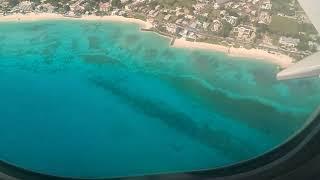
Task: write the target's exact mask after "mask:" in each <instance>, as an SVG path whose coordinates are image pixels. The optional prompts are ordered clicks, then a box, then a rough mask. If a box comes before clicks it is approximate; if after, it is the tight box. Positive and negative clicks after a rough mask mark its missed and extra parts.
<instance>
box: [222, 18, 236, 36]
mask: <svg viewBox="0 0 320 180" xmlns="http://www.w3.org/2000/svg"><path fill="white" fill-rule="evenodd" d="M222 24H223V27H222V29H221V31H220V33H219V34H220V35H221V36H223V37H229V35H230V33H231V31H232V28H233V27H232V25H231V24H230V23H228V22H226V21H223V22H222Z"/></svg>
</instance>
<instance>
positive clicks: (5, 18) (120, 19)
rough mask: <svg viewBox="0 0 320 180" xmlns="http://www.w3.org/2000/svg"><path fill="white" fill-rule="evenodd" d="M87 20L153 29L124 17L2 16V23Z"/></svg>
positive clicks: (147, 23) (0, 19)
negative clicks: (131, 24)
mask: <svg viewBox="0 0 320 180" xmlns="http://www.w3.org/2000/svg"><path fill="white" fill-rule="evenodd" d="M68 19H72V20H87V21H90V20H92V21H97V20H101V21H111V22H124V23H134V24H139V25H140V26H141V27H143V28H146V29H148V28H151V27H152V24H151V23H150V22H146V21H142V20H140V19H134V18H126V17H123V16H95V15H88V16H82V17H81V18H72V17H65V16H63V15H61V14H53V13H28V14H19V13H17V14H11V15H7V16H0V22H8V21H17V22H19V21H40V20H68Z"/></svg>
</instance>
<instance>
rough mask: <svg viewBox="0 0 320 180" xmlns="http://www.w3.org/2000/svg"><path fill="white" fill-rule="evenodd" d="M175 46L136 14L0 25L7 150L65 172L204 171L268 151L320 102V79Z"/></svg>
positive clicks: (2, 153)
mask: <svg viewBox="0 0 320 180" xmlns="http://www.w3.org/2000/svg"><path fill="white" fill-rule="evenodd" d="M276 73H277V68H276V66H275V65H272V64H266V63H263V62H260V61H254V60H247V59H238V58H231V57H227V56H225V55H223V54H220V53H212V52H205V51H190V50H185V49H174V48H170V47H169V40H168V39H166V38H163V37H160V36H158V35H156V34H153V33H145V32H144V33H142V32H140V31H139V28H138V26H136V25H129V24H115V23H101V22H79V21H41V22H32V23H1V24H0V123H1V126H0V160H4V161H6V162H9V163H12V164H15V165H17V166H20V167H24V168H27V169H30V170H33V171H37V172H42V173H46V174H51V175H58V176H74V177H113V176H127V175H137V174H150V173H159V172H160V173H162V172H175V171H179V172H180V171H188V170H199V169H205V168H216V167H221V166H225V165H230V164H233V163H236V162H239V161H242V160H246V159H249V158H252V157H254V156H257V155H260V154H262V153H264V152H266V151H268V150H270V149H272V148H273V147H275V146H277V145H279V144H280V143H282V142H283V141H284V140H286V139H287V138H288V137H290V136H291V135H293V134H294V133H295V132H296V131H297V130H299V128H300V127H302V126H303V125H304V124H305V123H307V122H306V119H307V117H308V115H309V114H310V113H311V112H312V111H314V110H315V108H316V107H317V106H318V105H319V102H320V94H319V93H318V92H319V90H320V80H319V79H316V78H314V79H304V80H293V81H284V82H279V81H276V79H275V74H276Z"/></svg>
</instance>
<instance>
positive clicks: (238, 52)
mask: <svg viewBox="0 0 320 180" xmlns="http://www.w3.org/2000/svg"><path fill="white" fill-rule="evenodd" d="M71 19H72V20H86V21H109V22H122V23H132V24H138V25H139V26H140V27H141V28H144V29H150V28H152V27H153V25H152V24H151V23H150V22H147V21H143V20H140V19H135V18H127V17H123V16H95V15H87V16H86V15H85V16H81V17H80V18H73V17H65V16H63V15H61V14H54V13H28V14H19V13H18V14H11V15H7V16H0V22H20V21H40V20H71ZM155 33H156V32H155ZM157 34H158V35H160V36H163V37H166V38H170V37H167V36H164V35H161V34H159V33H157ZM171 47H173V48H185V49H199V50H207V51H214V52H221V53H224V54H226V55H227V56H231V57H238V58H250V59H254V60H261V61H265V62H269V63H273V64H276V65H279V66H280V67H282V68H286V67H288V66H290V65H292V64H293V59H292V58H291V57H289V56H287V55H284V54H280V53H278V54H271V53H269V52H267V51H264V50H260V49H245V48H234V47H227V46H222V45H217V44H209V43H204V42H191V41H187V40H184V39H175V42H174V43H173V45H172V46H171Z"/></svg>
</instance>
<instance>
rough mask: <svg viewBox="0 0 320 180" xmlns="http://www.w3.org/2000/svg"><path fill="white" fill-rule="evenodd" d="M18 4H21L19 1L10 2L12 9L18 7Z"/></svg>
mask: <svg viewBox="0 0 320 180" xmlns="http://www.w3.org/2000/svg"><path fill="white" fill-rule="evenodd" d="M17 4H19V0H10V1H9V6H10V7H14V6H16V5H17Z"/></svg>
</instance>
